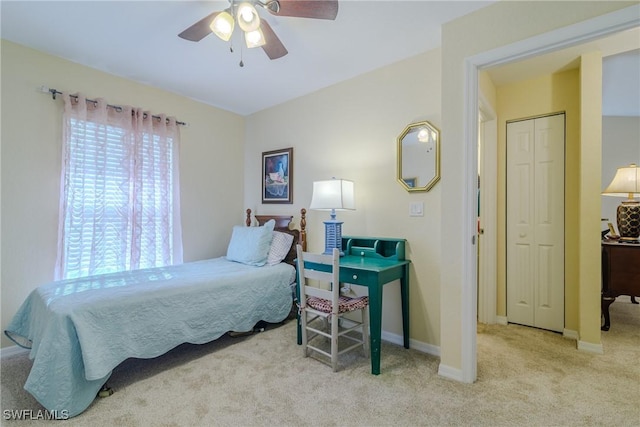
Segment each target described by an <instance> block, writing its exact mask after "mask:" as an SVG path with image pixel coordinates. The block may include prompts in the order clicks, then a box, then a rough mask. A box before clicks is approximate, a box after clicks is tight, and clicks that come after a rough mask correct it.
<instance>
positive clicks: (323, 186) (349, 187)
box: [309, 179, 356, 211]
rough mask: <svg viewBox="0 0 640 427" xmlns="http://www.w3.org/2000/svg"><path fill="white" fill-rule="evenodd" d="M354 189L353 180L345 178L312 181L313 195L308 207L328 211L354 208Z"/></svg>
mask: <svg viewBox="0 0 640 427" xmlns="http://www.w3.org/2000/svg"><path fill="white" fill-rule="evenodd" d="M355 208H356V201H355V191H354V184H353V181H349V180H346V179H328V180H326V181H315V182H314V183H313V195H312V196H311V206H309V209H314V210H320V211H329V210H332V209H335V210H355Z"/></svg>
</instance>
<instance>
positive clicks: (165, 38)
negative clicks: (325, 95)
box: [0, 0, 493, 115]
mask: <svg viewBox="0 0 640 427" xmlns="http://www.w3.org/2000/svg"><path fill="white" fill-rule="evenodd" d="M491 3H493V1H360V0H341V1H340V3H339V11H338V16H337V18H336V20H335V21H330V20H318V19H306V18H291V17H276V16H272V15H270V14H268V13H267V12H266V11H264V10H259V14H260V16H261V17H262V18H263V19H266V20H267V21H268V22H269V24H270V25H271V27H272V28H273V30H274V32H275V33H276V34H277V35H278V37H279V38H280V40H281V41H282V43H283V44H284V45H285V47H286V48H287V49H288V51H289V54H288V55H286V56H284V57H283V58H280V59H276V60H273V61H271V60H269V58H268V57H267V56H266V55H265V53H264V52H263V51H262V49H260V48H257V49H250V50H249V49H246V48H244V49H243V52H242V59H243V62H244V67H240V66H239V65H238V64H239V62H240V58H241V52H240V51H241V49H240V42H239V40H236V41H235V42H234V43H233V44H234V47H235V52H234V53H231V52H229V45H228V43H226V42H223V41H222V40H220V39H218V38H217V37H216V36H215V35H209V36H207V37H205V38H204V39H203V40H201V41H200V42H197V43H194V42H190V41H186V40H183V39H181V38H179V37H178V36H177V35H178V33H180V32H181V31H183V30H184V29H186V28H187V27H189V26H191V25H192V24H194V23H195V22H197V21H199V20H200V19H202V18H204V17H205V16H207V15H209V14H210V13H212V12H214V11H217V10H222V9H224V8H226V7H227V6H228V2H227V1H158V0H156V1H66V2H64V1H6V0H2V2H1V4H0V6H1V9H0V12H1V15H2V26H1V35H2V38H4V39H7V40H10V41H13V42H15V43H18V44H21V45H25V46H29V47H32V48H34V49H37V50H40V51H43V52H46V53H50V54H52V55H55V56H59V57H62V58H66V59H68V60H71V61H73V62H77V63H80V64H84V65H87V66H89V67H92V68H96V69H99V70H102V71H106V72H108V73H110V74H115V75H118V76H122V77H125V78H127V79H131V80H134V81H138V82H141V83H144V84H148V85H150V86H154V87H158V88H162V89H165V90H168V91H170V92H174V93H177V94H180V95H184V96H187V97H189V98H192V99H196V100H198V101H202V102H204V103H207V104H210V105H214V106H216V107H220V108H223V109H225V110H229V111H233V112H236V113H239V114H242V115H247V114H251V113H253V112H256V111H260V110H262V109H265V108H268V107H271V106H274V105H277V104H280V103H282V102H284V101H287V100H289V99H293V98H296V97H299V96H302V95H305V94H308V93H310V92H313V91H316V90H318V89H320V88H323V87H326V86H329V85H332V84H335V83H337V82H340V81H343V80H346V79H349V78H352V77H355V76H357V75H360V74H362V73H365V72H367V71H370V70H373V69H376V68H379V67H382V66H384V65H387V64H391V63H393V62H397V61H399V60H402V59H405V58H408V57H411V56H414V55H417V54H419V53H421V52H425V51H428V50H430V49H433V48H436V47H438V46H440V27H441V25H442V24H443V23H445V22H448V21H451V20H453V19H455V18H457V17H459V16H462V15H465V14H468V13H470V12H472V11H474V10H477V9H480V8H482V7H484V6H487V5H488V4H491ZM238 33H239V32H238V31H237V30H236V32H235V34H234V37H233V38H232V41H234V39H235V38H236V37H235V36H237V35H238ZM42 84H43V85H51V84H53V83H50V82H42ZM56 89H59V90H63V91H66V90H68V91H73V90H74V88H71V87H70V88H56ZM88 95H89V94H88ZM101 95H103V94H95V95H93V96H101Z"/></svg>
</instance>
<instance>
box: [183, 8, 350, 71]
mask: <svg viewBox="0 0 640 427" xmlns="http://www.w3.org/2000/svg"><path fill="white" fill-rule="evenodd" d="M229 3H230V5H229V7H228V8H227V9H225V10H222V11H218V12H213V13H212V14H210V15H208V16H206V17H204V18H202V19H201V20H200V21H198V22H196V23H195V24H193V25H192V26H190V27H189V28H187V29H186V30H184V31H183V32H181V33H180V34H178V36H179V37H181V38H183V39H185V40H190V41H193V42H197V41H200V40H202V39H203V38H205V37H206V36H208V35H209V34H210V33H214V34H215V35H216V36H218V37H219V38H221V39H222V40H224V41H229V39H230V38H231V34H232V33H233V30H234V28H235V24H236V22H237V23H238V26H239V27H240V29H241V30H242V31H243V33H244V39H245V43H246V45H247V47H248V48H253V47H262V49H263V50H264V52H265V53H266V54H267V56H268V57H269V58H270V59H278V58H281V57H283V56H285V55H286V54H287V53H288V51H287V48H285V47H284V45H283V44H282V42H281V41H280V39H279V38H278V36H276V34H275V32H274V31H273V29H272V28H271V26H270V25H269V23H268V22H267V21H266V20H265V19H260V16H259V15H258V11H257V8H256V7H260V8H262V9H265V10H266V11H267V12H269V13H270V14H272V15H275V16H290V17H297V18H313V19H331V20H333V19H336V16H337V15H338V0H242V1H238V0H229Z"/></svg>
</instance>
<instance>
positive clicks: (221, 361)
mask: <svg viewBox="0 0 640 427" xmlns="http://www.w3.org/2000/svg"><path fill="white" fill-rule="evenodd" d="M295 340H296V329H295V321H289V322H287V323H285V324H284V325H279V326H271V327H269V328H267V330H266V331H265V332H262V333H257V334H254V335H252V336H248V337H243V338H230V337H223V338H221V339H219V340H218V341H215V342H213V343H210V344H206V345H200V346H196V345H183V346H180V347H178V348H176V349H174V350H172V351H171V352H169V353H167V354H166V355H164V356H161V357H159V358H156V359H153V360H134V359H131V360H128V361H125V362H124V363H123V364H122V365H120V366H119V367H118V368H116V370H115V371H114V373H113V375H112V377H111V379H110V380H109V383H108V384H109V385H110V386H111V387H112V388H113V389H114V390H115V393H114V394H113V395H112V396H110V397H108V398H103V399H96V401H95V402H94V403H93V404H92V405H91V406H90V407H89V408H88V409H87V410H86V411H85V412H84V413H82V414H81V415H79V416H77V417H75V418H72V419H70V420H66V421H48V422H47V421H7V420H5V419H2V420H1V422H2V424H3V425H4V424H11V425H19V426H29V425H33V424H43V423H57V424H58V425H60V426H65V427H66V426H89V425H91V426H107V425H118V426H151V425H153V426H200V425H202V426H204V425H206V426H264V425H269V426H302V425H318V426H323V427H326V426H420V425H439V426H460V425H470V426H471V425H478V426H481V425H487V426H489V425H490V426H569V425H571V426H583V425H603V426H604V425H607V426H627V425H629V426H632V425H639V424H640V357H639V356H640V306H638V305H632V304H631V303H630V302H629V300H628V298H627V297H620V298H618V301H616V302H615V303H614V304H612V306H611V330H610V331H608V332H603V333H602V341H603V345H604V348H605V354H604V355H596V354H590V353H585V352H581V351H578V350H576V343H575V341H573V340H568V339H565V338H563V337H562V336H560V335H558V334H555V333H551V332H546V331H541V330H537V329H532V328H527V327H522V326H516V325H509V326H500V325H491V326H487V325H480V326H479V327H478V381H477V382H476V383H474V384H461V383H457V382H455V381H451V380H447V379H444V378H441V377H439V376H438V375H437V370H438V358H436V357H433V356H429V355H426V354H423V353H420V352H418V351H415V350H405V349H404V348H402V347H400V346H396V345H392V344H388V343H384V345H383V348H382V374H381V375H379V376H373V375H371V374H370V373H369V372H370V362H369V360H368V359H365V358H364V357H363V356H362V354H361V353H360V352H358V351H355V352H351V353H349V354H347V355H345V357H343V358H342V359H341V367H340V371H339V372H337V373H333V372H332V371H331V368H330V367H329V366H327V365H324V364H322V363H320V362H318V361H316V360H313V359H309V358H303V357H302V354H301V353H302V352H301V350H300V347H298V346H297V345H296V344H295ZM1 368H2V371H1V374H2V378H1V384H2V389H1V393H2V394H1V397H2V410H3V414H4V413H5V412H4V411H5V410H17V409H32V410H34V411H37V410H38V409H42V407H41V406H40V405H39V404H38V403H37V402H36V401H35V400H34V399H33V398H32V397H31V396H30V395H29V394H28V393H26V392H25V391H24V390H23V389H22V384H24V381H25V379H26V377H27V374H28V370H29V368H30V362H29V360H28V358H27V357H26V355H16V356H11V357H5V358H3V360H2V362H1Z"/></svg>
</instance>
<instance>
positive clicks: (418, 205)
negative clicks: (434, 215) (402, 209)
mask: <svg viewBox="0 0 640 427" xmlns="http://www.w3.org/2000/svg"><path fill="white" fill-rule="evenodd" d="M409 216H424V202H411V203H409Z"/></svg>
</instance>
